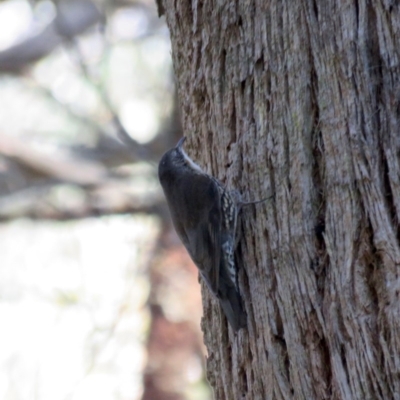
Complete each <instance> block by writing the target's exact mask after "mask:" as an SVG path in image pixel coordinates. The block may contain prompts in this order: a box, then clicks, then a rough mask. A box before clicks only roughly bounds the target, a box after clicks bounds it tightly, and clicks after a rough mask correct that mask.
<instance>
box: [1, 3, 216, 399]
mask: <svg viewBox="0 0 400 400" xmlns="http://www.w3.org/2000/svg"><path fill="white" fill-rule="evenodd" d="M181 135H182V133H181V128H180V126H179V118H178V113H177V108H176V95H175V88H174V83H173V76H172V66H171V59H170V43H169V36H168V31H167V28H166V27H165V24H164V21H163V20H162V19H159V18H158V16H157V12H156V9H155V5H154V4H153V2H152V1H150V0H149V1H146V0H142V1H129V0H126V1H123V0H122V1H111V0H110V1H107V0H103V1H98V2H94V1H93V2H92V1H86V0H64V1H61V0H59V1H48V0H47V1H28V0H8V1H2V2H0V220H1V224H0V319H1V324H2V329H1V333H0V338H1V340H0V398H2V399H4V400H14V399H33V398H34V399H38V400H45V399H49V400H50V399H51V400H57V399H74V400H75V399H88V398H96V399H97V400H99V399H107V400H109V399H152V400H157V399H163V400H168V399H171V400H172V399H208V398H210V392H209V389H208V387H207V385H206V384H205V381H204V373H203V352H204V349H203V345H202V339H201V334H200V330H199V325H200V323H199V321H200V316H201V299H200V292H199V288H198V281H197V272H196V270H195V269H194V267H193V265H192V264H191V262H190V260H189V258H188V256H187V255H186V253H185V251H183V250H182V247H181V246H180V244H179V242H178V240H177V239H176V236H175V234H174V233H173V231H172V230H171V226H170V224H169V219H168V213H167V212H166V208H165V205H164V199H163V196H162V193H161V191H160V188H159V185H158V181H157V170H156V166H157V161H158V159H159V157H160V155H161V154H162V153H163V152H164V151H165V150H166V149H167V148H168V147H171V146H172V145H173V144H174V143H175V142H176V141H177V139H178V138H179V137H180V136H181Z"/></svg>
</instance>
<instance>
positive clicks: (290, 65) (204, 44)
mask: <svg viewBox="0 0 400 400" xmlns="http://www.w3.org/2000/svg"><path fill="white" fill-rule="evenodd" d="M163 6H164V9H165V14H166V19H167V23H168V26H169V29H170V32H171V40H172V55H173V60H174V67H175V72H176V81H177V86H178V92H179V98H180V102H181V109H182V122H183V128H184V132H185V134H186V135H187V136H188V141H187V148H188V152H189V154H190V155H191V156H192V157H193V158H194V159H196V161H197V162H198V163H199V164H201V165H203V166H204V167H205V168H206V170H207V171H208V172H210V173H212V174H213V175H214V176H216V177H218V178H220V179H221V180H222V181H223V182H225V183H226V184H227V185H228V186H230V187H232V188H233V187H234V188H237V189H239V190H240V191H241V192H242V193H244V194H245V198H246V199H256V198H262V197H265V196H267V195H268V194H270V193H271V192H273V193H274V194H275V198H274V199H273V200H271V201H269V202H266V203H265V204H263V205H260V206H257V207H255V208H254V209H251V210H250V209H248V210H246V211H245V212H244V214H243V224H242V240H241V243H240V246H239V251H238V261H239V264H240V267H241V271H240V280H239V281H240V288H241V291H242V293H243V297H244V298H245V302H246V309H247V313H248V330H247V331H244V330H242V331H240V333H239V334H238V335H236V336H235V335H234V334H233V333H232V331H231V330H230V329H229V328H228V327H227V322H226V320H225V319H224V318H223V317H222V315H221V311H220V310H219V308H218V305H217V303H216V302H215V301H214V300H212V299H211V298H210V296H209V294H208V291H207V290H206V288H203V302H204V320H203V330H204V339H205V343H206V345H207V348H208V362H207V368H208V379H209V381H210V383H211V384H212V386H213V388H214V394H215V398H216V399H218V400H220V399H228V400H232V399H307V400H311V399H317V400H321V399H346V400H348V399H385V400H387V399H399V398H400V376H399V374H400V313H399V307H400V302H399V297H400V279H399V264H400V250H399V227H398V222H399V220H400V201H399V200H400V185H399V176H400V165H399V154H400V153H399V151H400V135H399V117H400V111H399V110H400V85H399V76H400V67H399V49H400V12H399V5H397V2H394V1H390V0H383V1H376V2H375V1H374V2H367V1H364V0H360V1H356V0H349V1H346V0H343V1H333V0H324V1H316V0H315V1H311V0H309V1H307V0H297V1H291V0H287V1H281V0H271V1H265V0H257V1H245V0H237V1H228V0H225V1H204V2H203V1H197V0H192V1H172V0H164V1H163Z"/></svg>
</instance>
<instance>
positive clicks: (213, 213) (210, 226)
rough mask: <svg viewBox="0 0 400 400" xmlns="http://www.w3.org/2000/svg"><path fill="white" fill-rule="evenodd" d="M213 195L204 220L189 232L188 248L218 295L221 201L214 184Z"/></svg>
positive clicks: (209, 284) (212, 289)
mask: <svg viewBox="0 0 400 400" xmlns="http://www.w3.org/2000/svg"><path fill="white" fill-rule="evenodd" d="M208 190H210V191H212V192H213V193H211V195H210V196H207V198H210V199H213V201H212V202H210V204H209V207H206V208H205V210H206V211H205V214H204V216H203V218H201V219H200V220H199V221H198V224H197V225H196V226H194V227H191V228H190V229H188V230H187V232H186V235H187V240H188V241H189V246H186V247H187V248H188V250H189V253H190V255H191V257H192V259H193V261H194V263H195V264H196V265H197V267H198V268H199V270H200V273H201V275H202V276H203V278H204V280H205V282H206V283H207V285H208V287H209V288H210V289H211V291H212V292H213V293H214V294H215V295H217V294H218V287H219V268H220V261H221V250H222V243H221V224H222V213H221V201H220V196H219V193H218V188H217V187H216V185H215V184H214V183H213V184H211V185H210V187H209V189H208Z"/></svg>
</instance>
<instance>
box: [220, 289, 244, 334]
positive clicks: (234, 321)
mask: <svg viewBox="0 0 400 400" xmlns="http://www.w3.org/2000/svg"><path fill="white" fill-rule="evenodd" d="M225 289H226V290H224V291H223V293H220V296H218V297H219V302H220V304H221V307H222V310H223V312H224V314H225V316H226V318H227V319H228V322H229V324H230V326H231V327H232V329H233V330H234V331H235V332H237V331H238V330H239V329H241V328H245V327H246V326H247V314H246V311H245V310H244V308H243V303H242V298H241V296H240V294H239V292H238V291H237V290H236V288H235V287H234V286H231V285H229V286H227V287H226V288H225Z"/></svg>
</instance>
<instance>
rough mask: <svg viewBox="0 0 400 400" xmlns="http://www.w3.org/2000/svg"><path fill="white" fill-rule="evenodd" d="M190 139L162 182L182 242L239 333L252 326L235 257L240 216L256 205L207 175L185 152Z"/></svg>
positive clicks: (173, 154)
mask: <svg viewBox="0 0 400 400" xmlns="http://www.w3.org/2000/svg"><path fill="white" fill-rule="evenodd" d="M185 140H186V137H185V136H184V137H182V138H181V139H180V140H179V142H178V143H177V145H176V146H175V147H173V148H172V149H170V150H168V151H167V152H166V153H165V154H164V155H163V156H162V158H161V160H160V162H159V165H158V177H159V180H160V183H161V186H162V189H163V191H164V194H165V197H166V200H167V204H168V208H169V210H170V214H171V218H172V222H173V225H174V227H175V230H176V232H177V234H178V236H179V238H180V240H181V241H182V243H183V245H184V246H185V248H186V250H187V251H188V253H189V255H190V257H191V259H192V260H193V262H194V264H195V265H196V266H197V268H198V270H199V272H200V276H201V277H202V279H203V280H204V282H205V283H206V285H207V287H208V288H209V290H210V291H211V293H212V294H213V295H214V296H215V297H216V298H217V299H218V301H219V304H220V306H221V308H222V310H223V312H224V314H225V316H226V318H227V320H228V322H229V324H230V326H231V327H232V329H233V330H234V331H235V332H237V331H238V330H240V329H242V328H245V327H246V326H247V314H246V311H245V309H244V306H243V301H242V297H241V294H240V291H239V285H238V279H237V266H236V265H235V257H234V256H235V248H236V245H237V232H236V231H237V221H238V214H239V212H240V210H241V208H242V206H243V205H247V204H254V203H256V202H250V203H243V202H241V201H240V194H239V193H238V191H235V190H233V191H229V190H227V189H226V188H225V187H224V185H223V184H222V183H221V182H220V181H218V179H216V178H214V177H213V176H211V175H209V174H207V173H206V172H205V171H203V170H202V169H201V167H200V166H199V165H198V164H196V163H195V162H194V161H193V160H192V159H191V158H190V157H189V156H188V155H187V154H186V152H185V151H184V149H183V144H184V142H185Z"/></svg>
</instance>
